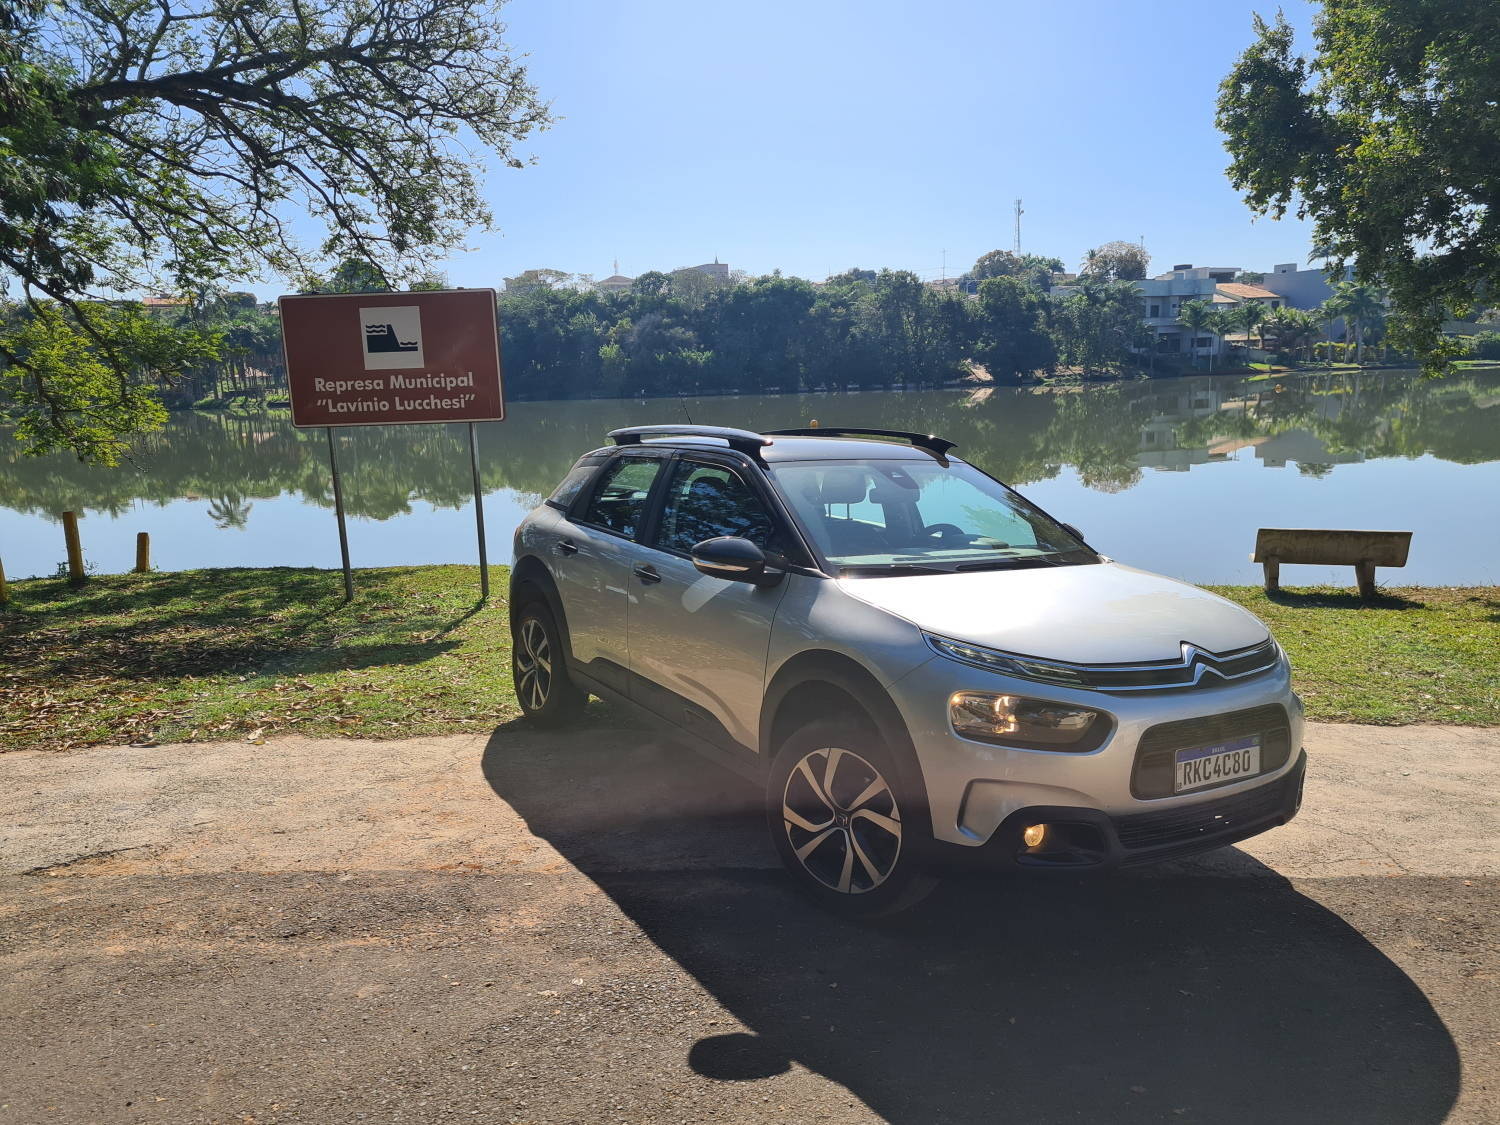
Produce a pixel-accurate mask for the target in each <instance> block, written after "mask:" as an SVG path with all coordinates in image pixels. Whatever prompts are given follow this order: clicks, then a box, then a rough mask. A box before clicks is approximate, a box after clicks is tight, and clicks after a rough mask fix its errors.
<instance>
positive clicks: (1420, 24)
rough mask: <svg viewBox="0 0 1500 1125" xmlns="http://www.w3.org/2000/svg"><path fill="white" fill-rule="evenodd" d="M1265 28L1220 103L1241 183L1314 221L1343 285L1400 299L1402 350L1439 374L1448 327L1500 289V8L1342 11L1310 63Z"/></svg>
mask: <svg viewBox="0 0 1500 1125" xmlns="http://www.w3.org/2000/svg"><path fill="white" fill-rule="evenodd" d="M1255 27H1256V32H1257V39H1256V42H1255V43H1253V44H1252V45H1251V46H1250V47H1249V48H1248V49H1247V50H1246V51H1245V53H1244V54H1243V55H1242V56H1241V57H1240V59H1239V61H1238V62H1237V63H1236V64H1235V66H1234V68H1233V69H1232V70H1231V71H1230V73H1229V75H1228V77H1226V78H1225V80H1224V82H1223V84H1222V86H1221V88H1220V94H1219V102H1218V123H1219V127H1220V128H1221V129H1222V130H1223V132H1224V133H1225V135H1226V146H1227V148H1228V150H1229V153H1230V156H1231V158H1232V160H1231V163H1230V166H1229V177H1230V180H1231V182H1232V183H1233V184H1234V186H1235V187H1236V188H1238V189H1239V190H1240V191H1242V192H1243V193H1244V196H1245V199H1246V202H1248V203H1249V205H1250V207H1251V208H1252V209H1253V210H1254V211H1256V212H1257V213H1260V214H1270V215H1273V216H1276V217H1280V216H1281V215H1283V214H1285V213H1286V212H1287V211H1288V210H1289V209H1292V208H1294V207H1295V210H1296V213H1297V214H1298V215H1299V216H1303V217H1311V218H1312V219H1313V221H1314V226H1315V231H1316V240H1317V242H1318V243H1319V245H1320V251H1321V255H1320V256H1323V257H1325V258H1326V260H1327V261H1328V262H1329V264H1330V266H1331V267H1332V271H1333V272H1334V273H1335V274H1336V273H1340V272H1342V270H1343V268H1344V266H1345V265H1346V264H1347V263H1352V264H1353V266H1354V269H1355V274H1356V277H1357V279H1358V280H1359V281H1361V282H1365V283H1370V284H1373V283H1377V282H1378V283H1379V284H1380V285H1382V286H1384V287H1386V288H1387V289H1388V290H1389V292H1390V295H1391V298H1392V301H1393V305H1394V309H1395V315H1394V317H1393V318H1392V322H1391V326H1390V336H1391V340H1392V342H1393V343H1395V344H1396V345H1397V346H1398V347H1401V348H1402V349H1404V350H1408V351H1411V352H1413V353H1414V354H1416V355H1418V356H1419V357H1420V358H1421V360H1422V362H1423V364H1424V366H1425V367H1427V368H1428V369H1429V370H1439V369H1441V368H1442V367H1443V366H1444V364H1445V363H1446V361H1447V360H1448V359H1449V358H1450V357H1451V356H1452V355H1453V354H1455V352H1456V349H1457V347H1458V345H1457V344H1456V343H1455V342H1453V341H1451V340H1447V339H1444V338H1443V337H1442V336H1441V334H1440V329H1441V325H1442V322H1443V321H1444V320H1445V319H1447V318H1448V317H1449V316H1450V315H1463V314H1465V313H1467V312H1469V311H1470V310H1471V309H1472V308H1473V306H1474V304H1475V302H1476V300H1481V301H1482V300H1484V299H1485V294H1486V292H1487V291H1489V292H1490V293H1491V294H1492V293H1493V291H1494V287H1495V286H1496V285H1497V283H1500V224H1497V222H1496V216H1495V211H1494V208H1495V201H1496V199H1497V198H1500V114H1497V113H1496V111H1495V107H1496V105H1497V104H1500V57H1497V54H1496V44H1497V43H1500V5H1496V4H1494V3H1470V2H1466V0H1328V2H1327V3H1325V4H1324V6H1323V10H1322V12H1321V13H1320V15H1319V17H1318V19H1317V22H1316V26H1315V33H1314V34H1315V41H1316V52H1315V53H1314V54H1313V55H1312V56H1311V57H1307V56H1302V55H1299V54H1297V53H1296V51H1295V49H1294V35H1293V32H1292V29H1291V27H1290V25H1288V24H1287V22H1286V21H1285V19H1283V18H1281V17H1278V18H1277V20H1276V22H1275V23H1274V24H1267V23H1265V22H1264V21H1263V20H1261V19H1260V18H1259V17H1256V20H1255Z"/></svg>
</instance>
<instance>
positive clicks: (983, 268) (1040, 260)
mask: <svg viewBox="0 0 1500 1125" xmlns="http://www.w3.org/2000/svg"><path fill="white" fill-rule="evenodd" d="M1062 268H1063V264H1062V259H1061V258H1048V257H1045V256H1044V255H1041V254H1012V253H1011V252H1010V251H1009V250H991V251H990V252H989V253H987V254H981V255H980V256H979V259H978V260H977V261H976V262H975V263H974V267H973V269H971V270H970V271H969V272H968V273H966V274H965V275H964V276H963V277H962V278H961V279H960V281H961V283H963V285H964V287H965V288H966V289H968V290H970V291H977V289H978V286H979V283H980V282H983V281H987V280H988V279H989V278H992V277H1013V278H1015V279H1016V280H1018V281H1021V282H1024V283H1025V284H1027V285H1029V286H1031V287H1032V288H1033V289H1036V290H1039V291H1041V292H1043V293H1045V292H1046V291H1047V289H1048V288H1049V287H1050V286H1051V284H1052V275H1053V274H1054V273H1060V272H1061V271H1062Z"/></svg>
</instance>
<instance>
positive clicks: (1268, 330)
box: [1260, 308, 1298, 352]
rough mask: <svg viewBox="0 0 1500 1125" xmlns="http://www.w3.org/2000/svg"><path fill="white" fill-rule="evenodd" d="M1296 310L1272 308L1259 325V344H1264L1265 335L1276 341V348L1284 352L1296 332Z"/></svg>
mask: <svg viewBox="0 0 1500 1125" xmlns="http://www.w3.org/2000/svg"><path fill="white" fill-rule="evenodd" d="M1297 312H1298V310H1296V309H1293V308H1280V309H1272V310H1271V311H1270V312H1269V313H1267V314H1266V319H1265V321H1264V322H1263V323H1262V324H1261V326H1260V345H1261V347H1262V348H1264V347H1265V346H1266V336H1267V335H1270V336H1271V337H1272V338H1274V339H1275V341H1276V350H1277V351H1280V352H1285V351H1286V350H1287V345H1288V342H1289V341H1290V340H1291V338H1292V337H1293V336H1295V335H1296V334H1297Z"/></svg>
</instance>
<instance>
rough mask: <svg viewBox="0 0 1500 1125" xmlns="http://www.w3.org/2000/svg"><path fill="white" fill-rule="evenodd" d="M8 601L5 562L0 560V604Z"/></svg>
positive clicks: (8, 592) (8, 593)
mask: <svg viewBox="0 0 1500 1125" xmlns="http://www.w3.org/2000/svg"><path fill="white" fill-rule="evenodd" d="M8 601H10V591H9V590H8V589H6V587H5V562H4V561H3V560H0V605H4V604H5V603H6V602H8Z"/></svg>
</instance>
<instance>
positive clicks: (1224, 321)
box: [1208, 308, 1239, 371]
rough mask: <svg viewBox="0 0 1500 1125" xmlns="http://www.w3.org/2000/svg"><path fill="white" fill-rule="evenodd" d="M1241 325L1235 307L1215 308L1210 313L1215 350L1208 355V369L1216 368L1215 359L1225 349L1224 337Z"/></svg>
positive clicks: (1209, 327) (1209, 319) (1209, 326)
mask: <svg viewBox="0 0 1500 1125" xmlns="http://www.w3.org/2000/svg"><path fill="white" fill-rule="evenodd" d="M1238 327H1239V317H1238V316H1236V315H1235V311H1234V310H1233V309H1225V308H1215V309H1213V310H1212V311H1210V312H1209V314H1208V330H1209V331H1210V332H1212V333H1213V334H1214V336H1215V337H1217V339H1216V340H1215V346H1214V350H1213V351H1212V352H1210V353H1209V356H1208V369H1209V370H1210V371H1212V370H1213V369H1214V360H1215V359H1216V358H1217V357H1218V356H1219V355H1220V353H1222V352H1223V350H1224V337H1226V336H1228V335H1229V334H1230V333H1231V332H1233V331H1234V330H1235V329H1236V328H1238Z"/></svg>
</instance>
